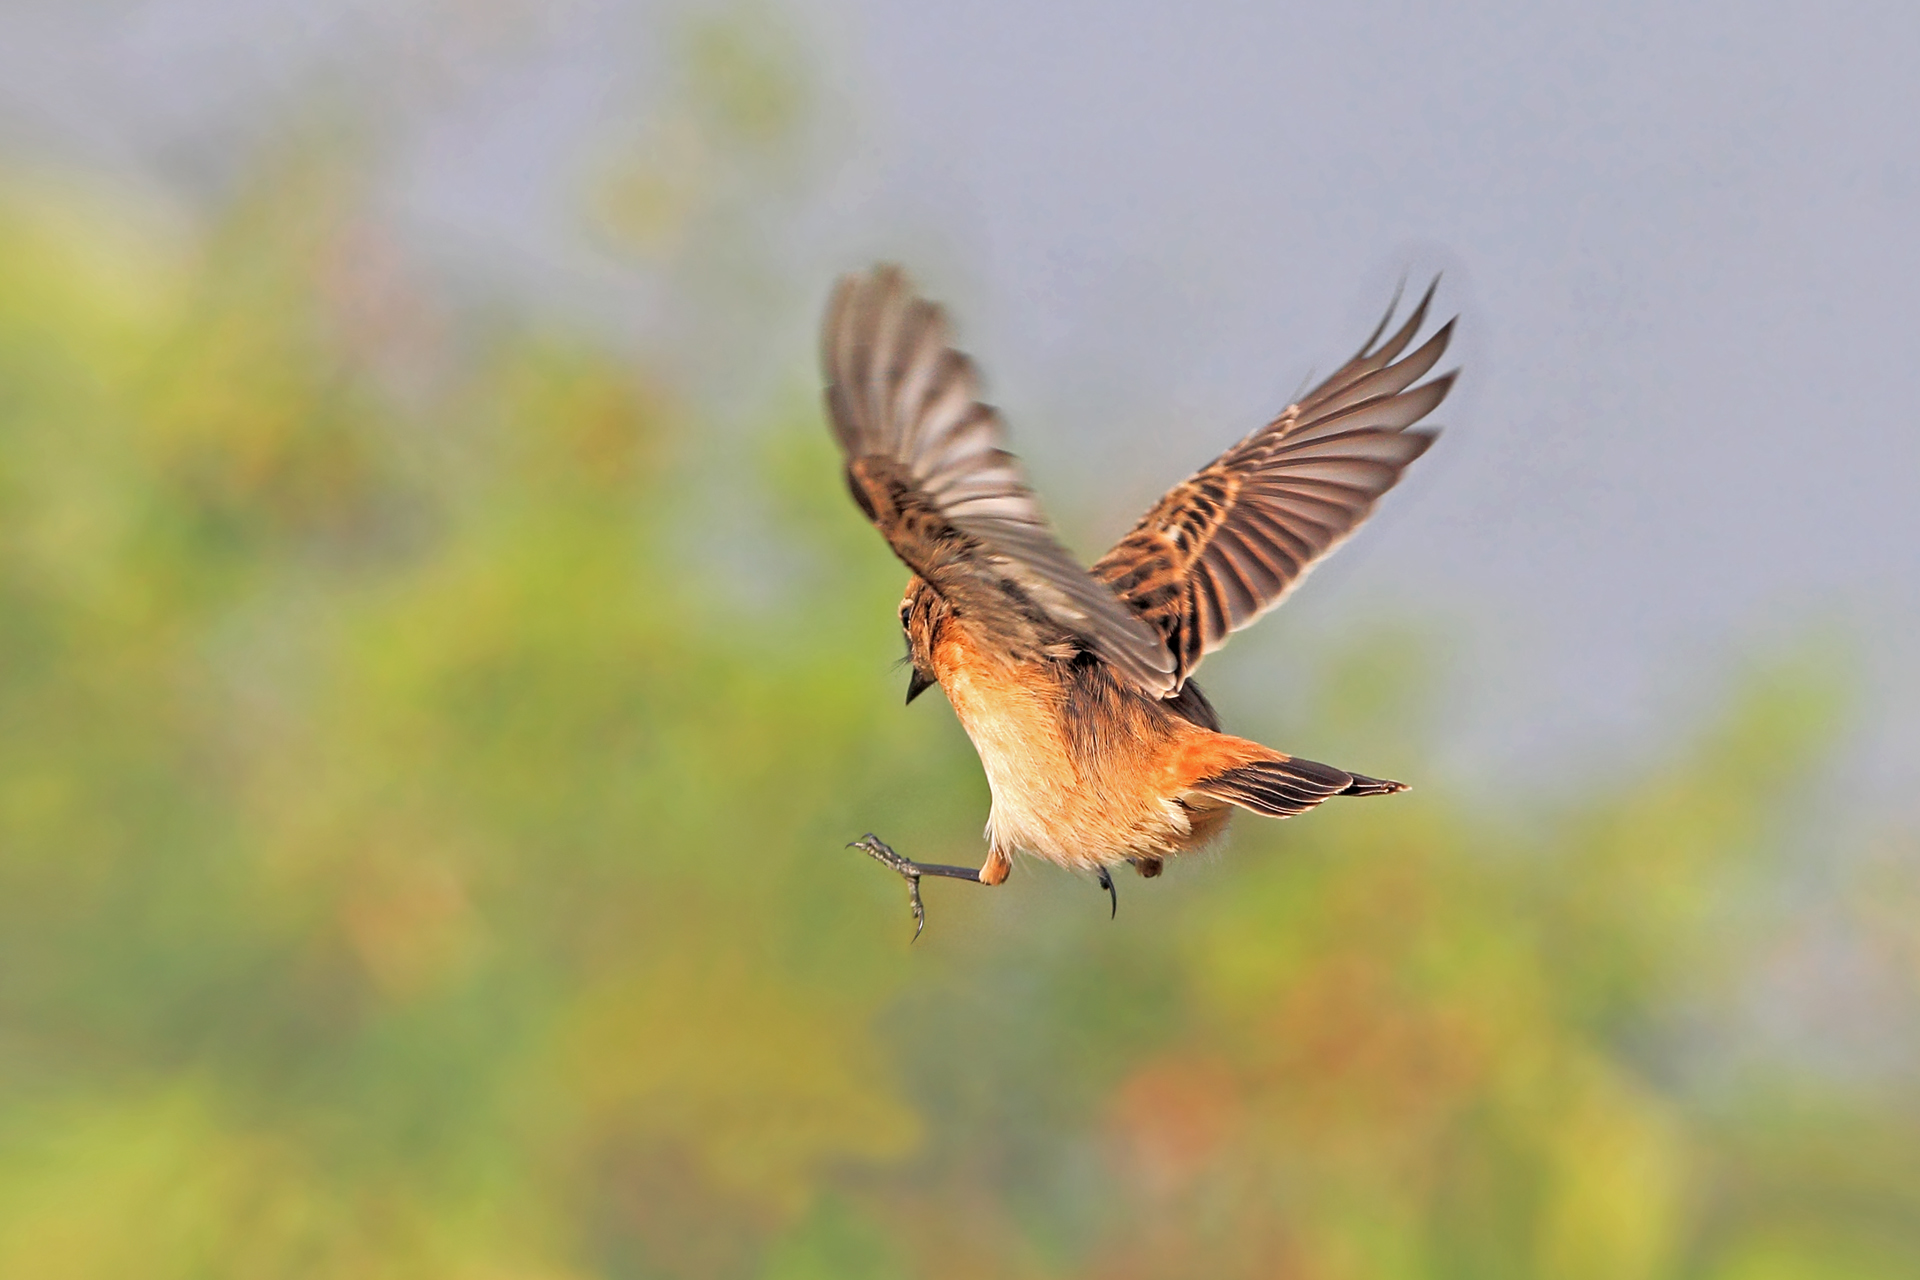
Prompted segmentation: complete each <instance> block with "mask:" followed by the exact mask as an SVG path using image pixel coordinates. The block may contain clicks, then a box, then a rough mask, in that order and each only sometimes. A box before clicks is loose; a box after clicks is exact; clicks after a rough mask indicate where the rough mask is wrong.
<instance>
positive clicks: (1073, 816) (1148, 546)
mask: <svg viewBox="0 0 1920 1280" xmlns="http://www.w3.org/2000/svg"><path fill="white" fill-rule="evenodd" d="M1432 296H1433V290H1432V289H1431V288H1429V289H1428V290H1427V295H1426V297H1423V298H1422V299H1421V300H1420V303H1419V305H1418V306H1416V307H1415V308H1414V310H1413V314H1412V315H1411V316H1410V317H1409V318H1408V319H1407V321H1406V322H1405V323H1404V324H1403V325H1402V326H1401V327H1400V328H1399V329H1397V330H1396V331H1395V332H1394V333H1393V334H1392V335H1391V336H1390V337H1387V338H1386V340H1385V341H1381V335H1382V334H1383V333H1385V331H1386V326H1387V320H1382V321H1381V324H1380V327H1379V328H1377V329H1376V330H1375V331H1374V333H1373V335H1372V336H1371V337H1370V338H1368V340H1367V342H1366V344H1365V345H1364V346H1363V347H1362V348H1361V350H1360V353H1359V354H1358V355H1356V356H1354V358H1353V359H1351V360H1349V361H1348V362H1347V363H1346V364H1344V365H1342V366H1341V367H1340V368H1339V369H1338V370H1336V371H1335V372H1334V373H1333V374H1332V376H1330V377H1328V378H1327V379H1326V380H1325V381H1323V382H1322V383H1320V384H1319V385H1318V386H1316V387H1315V388H1314V389H1313V390H1312V391H1310V392H1308V393H1307V395H1305V396H1304V397H1302V398H1301V399H1300V400H1299V401H1298V402H1297V403H1295V404H1292V405H1289V406H1287V408H1286V409H1285V411H1283V412H1282V413H1281V414H1280V416H1279V417H1277V418H1275V419H1274V420H1273V421H1272V422H1270V423H1268V424H1267V425H1266V426H1264V427H1262V428H1260V429H1259V430H1257V431H1255V432H1254V433H1253V434H1251V435H1249V436H1248V437H1247V438H1246V439H1244V440H1242V441H1241V442H1240V443H1239V444H1237V445H1235V446H1233V447H1232V448H1231V449H1229V450H1227V452H1226V453H1224V454H1222V455H1221V456H1220V457H1219V458H1217V459H1215V460H1214V461H1213V462H1212V463H1210V464H1208V465H1207V466H1205V467H1203V468H1201V469H1200V470H1199V471H1198V472H1196V473H1195V474H1194V475H1193V476H1192V477H1190V478H1189V479H1187V480H1185V481H1183V482H1182V483H1180V484H1178V485H1176V486H1174V488H1173V489H1172V490H1171V491H1169V492H1168V493H1167V495H1166V496H1165V497H1164V498H1162V499H1161V500H1160V501H1159V502H1158V503H1157V504H1155V506H1154V508H1153V510H1151V511H1149V512H1148V513H1147V514H1146V516H1145V517H1144V518H1142V519H1141V521H1140V523H1139V524H1137V525H1136V526H1134V528H1133V530H1132V532H1130V533H1128V534H1127V536H1126V537H1124V538H1122V539H1121V540H1120V543H1119V545H1117V546H1116V547H1114V548H1113V550H1111V551H1109V552H1108V553H1107V554H1106V555H1104V556H1102V557H1101V558H1100V560H1099V561H1098V562H1096V563H1095V564H1094V566H1093V568H1092V570H1091V571H1089V570H1087V569H1083V568H1082V567H1081V566H1080V565H1079V564H1078V563H1077V562H1076V561H1075V560H1074V559H1073V557H1072V556H1071V555H1069V554H1068V552H1067V551H1066V549H1065V548H1064V547H1062V546H1061V545H1060V543H1059V541H1058V540H1057V539H1055V538H1054V536H1053V533H1052V531H1051V529H1050V528H1049V527H1048V524H1047V521H1046V517H1045V516H1044V515H1043V514H1042V513H1041V511H1040V507H1039V503H1038V501H1037V500H1036V499H1035V497H1034V495H1033V491H1032V490H1031V489H1029V488H1028V487H1027V485H1026V482H1025V481H1024V480H1023V479H1022V477H1021V475H1020V471H1019V468H1018V466H1017V465H1016V463H1015V461H1014V458H1013V456H1012V455H1011V454H1009V453H1008V452H1007V451H1006V450H1005V448H1004V447H1003V445H1004V431H1003V428H1002V426H1001V423H1000V418H999V415H998V414H997V413H996V412H995V411H994V410H993V409H992V408H990V407H989V406H987V405H984V404H982V403H980V401H979V398H978V386H977V378H976V376H975V373H974V368H973V364H972V362H971V361H970V360H968V359H967V357H966V356H964V355H962V354H961V353H960V352H958V351H955V350H954V349H953V348H952V347H951V346H950V345H949V336H950V335H949V333H948V328H947V323H946V318H945V316H944V315H943V314H942V312H941V310H940V308H939V307H937V306H935V305H934V304H932V303H930V302H928V301H926V300H925V299H923V298H919V297H917V296H915V294H914V293H913V291H912V289H911V287H910V286H909V285H908V283H907V280H906V278H905V276H904V275H902V274H901V272H900V271H899V270H898V269H897V268H894V267H880V268H878V269H876V270H874V271H873V272H871V273H869V274H866V275H856V276H848V277H846V278H844V279H842V280H841V281H840V284H839V287H838V288H837V289H836V290H835V291H834V295H833V301H832V302H831V304H830V305H829V307H828V309H827V316H826V324H825V330H824V335H823V351H822V359H823V362H824V365H825V370H826V377H827V390H826V399H827V411H828V417H829V419H830V421H831V423H832V425H833V430H834V434H835V436H836V437H837V438H838V439H839V441H840V446H841V448H842V450H843V451H844V452H845V454H846V460H847V461H846V481H847V487H848V489H849V490H850V491H851V493H852V495H853V498H854V501H855V502H857V503H858V504H859V506H860V509H861V510H862V511H863V512H865V514H866V516H867V518H868V519H869V520H871V521H872V522H873V524H874V526H875V527H876V528H878V529H879V530H880V532H881V533H882V534H883V535H884V536H885V537H886V539H887V542H888V543H889V544H890V545H891V546H892V547H893V550H894V552H895V554H897V555H898V556H899V557H900V559H901V560H902V561H904V562H905V563H906V565H907V567H908V568H910V569H912V570H913V574H914V576H913V578H912V579H911V580H910V581H909V582H908V584H907V591H906V595H905V597H904V598H903V599H902V600H901V603H900V625H901V628H902V630H903V631H904V632H905V634H906V639H907V651H908V658H909V661H910V663H911V665H912V668H913V671H912V675H911V677H910V680H909V684H908V692H907V701H909V702H911V701H913V699H914V698H915V697H916V696H918V694H919V693H920V692H921V691H922V690H924V689H926V688H928V687H929V686H931V685H933V684H936V683H937V684H939V685H940V686H941V688H942V689H943V690H944V691H945V692H946V695H947V699H948V701H949V702H950V703H951V704H952V706H953V709H954V712H955V714H956V715H958V716H959V718H960V723H961V724H962V726H963V727H965V729H966V731H967V735H968V737H970V738H971V739H972V740H973V744H974V748H975V750H976V751H978V752H979V755H980V762H981V764H982V765H983V766H984V767H985V769H986V773H987V780H988V783H989V785H990V786H991V788H992V791H993V810H992V816H991V817H990V818H989V820H988V823H987V844H988V849H987V859H986V862H985V864H984V865H983V866H981V868H980V869H979V870H978V871H977V872H976V871H973V870H971V869H969V868H961V867H944V866H933V865H927V864H917V863H913V862H911V861H909V860H907V859H905V858H903V857H901V856H900V855H899V854H896V853H894V852H893V850H891V849H889V848H888V847H887V846H886V845H885V844H884V843H882V842H881V841H879V840H878V839H877V838H876V837H874V836H871V835H869V836H868V837H866V838H865V839H864V840H862V841H859V842H856V844H857V847H860V848H863V849H866V850H867V852H869V853H871V854H873V856H874V857H876V858H879V859H880V860H881V861H882V862H885V863H886V864H887V865H889V866H891V867H893V868H894V869H895V870H896V871H899V872H900V873H901V874H902V875H904V876H905V877H906V878H907V880H908V883H909V886H910V887H911V889H912V900H913V907H914V916H915V920H916V929H915V933H916V936H917V935H918V927H917V924H918V922H919V921H920V920H921V919H922V918H923V915H922V911H921V907H920V898H919V877H920V876H921V875H922V874H930V875H944V876H951V877H954V878H959V879H969V880H978V881H980V882H981V883H984V884H998V883H999V882H1000V881H1002V880H1004V879H1006V877H1007V875H1008V873H1009V872H1010V871H1011V870H1012V866H1013V861H1012V855H1013V853H1014V851H1015V850H1025V851H1026V852H1028V853H1031V854H1034V855H1036V856H1038V857H1041V858H1045V859H1047V860H1048V861H1050V862H1054V863H1058V864H1060V865H1061V866H1065V867H1070V868H1075V869H1079V870H1085V871H1091V872H1093V873H1094V874H1095V876H1096V877H1097V878H1098V879H1099V881H1100V883H1101V884H1102V885H1103V886H1104V887H1106V888H1107V889H1108V890H1109V892H1110V893H1111V892H1112V891H1113V884H1112V879H1111V877H1110V875H1109V874H1108V870H1107V869H1108V868H1109V867H1111V866H1113V865H1115V864H1118V863H1123V862H1125V863H1131V864H1133V866H1134V867H1135V868H1136V869H1137V870H1138V871H1139V872H1140V874H1141V875H1143V876H1154V875H1158V874H1159V873H1160V870H1161V868H1162V865H1163V863H1164V860H1165V859H1167V858H1169V857H1172V856H1174V855H1176V854H1179V853H1183V852H1185V851H1187V850H1189V849H1192V848H1195V847H1197V846H1199V845H1202V844H1204V843H1206V842H1207V841H1208V840H1210V839H1212V838H1214V837H1215V836H1217V835H1218V834H1219V833H1220V832H1221V830H1222V829H1223V828H1224V827H1225V826H1226V822H1227V819H1228V817H1229V815H1230V814H1231V812H1232V810H1233V808H1234V807H1239V808H1243V809H1248V810H1251V811H1252V812H1255V813H1259V814H1264V815H1267V816H1270V817H1283V818H1284V817H1290V816H1292V815H1293V814H1296V813H1302V812H1304V811H1306V810H1307V809H1310V808H1312V807H1313V806H1314V805H1317V804H1319V803H1320V802H1321V801H1322V800H1325V799H1327V798H1328V797H1330V796H1337V795H1385V794H1389V793H1391V792H1395V791H1403V790H1405V789H1406V788H1405V786H1404V785H1403V784H1401V783H1398V782H1386V781H1382V780H1379V779H1375V778H1369V777H1366V776H1364V775H1362V774H1356V773H1351V772H1348V771H1346V770H1342V769H1336V768H1333V767H1332V766H1330V765H1324V764H1318V763H1315V762H1313V761H1310V760H1301V759H1296V758H1294V757H1292V756H1288V755H1286V754H1284V753H1282V752H1279V751H1275V750H1273V749H1272V748H1270V747H1265V746H1262V745H1260V744H1259V743H1257V742H1252V741H1249V740H1248V739H1245V738H1236V737H1233V736H1232V735H1230V734H1225V733H1222V732H1220V724H1219V720H1218V717H1217V716H1216V715H1215V714H1214V711H1213V708H1212V706H1211V705H1209V704H1208V702H1207V700H1206V698H1205V697H1204V696H1203V695H1202V694H1201V693H1200V690H1199V687H1198V686H1197V685H1196V684H1194V683H1193V681H1192V679H1191V676H1192V673H1193V670H1194V668H1195V667H1197V666H1198V665H1199V664H1200V661H1201V659H1202V658H1204V657H1205V656H1206V655H1207V654H1209V653H1211V652H1213V651H1214V650H1215V649H1218V648H1219V647H1220V646H1221V645H1222V644H1224V643H1225V642H1226V638H1227V636H1228V635H1229V634H1230V633H1232V632H1234V631H1237V630H1238V629H1240V628H1241V627H1244V626H1246V625H1247V624H1249V623H1251V622H1252V621H1253V620H1254V619H1255V618H1257V617H1259V616H1260V615H1261V614H1263V613H1265V612H1266V611H1267V610H1268V609H1271V608H1272V607H1273V606H1275V605H1276V604H1278V603H1280V601H1281V600H1283V599H1285V598H1286V596H1287V595H1288V594H1289V593H1290V592H1291V591H1292V590H1293V588H1294V587H1295V586H1297V585H1299V583H1300V580H1301V579H1302V578H1304V577H1305V576H1306V574H1307V572H1308V571H1309V570H1311V569H1312V568H1313V566H1314V565H1315V564H1317V563H1318V562H1319V561H1320V559H1321V558H1322V557H1324V556H1325V555H1326V554H1327V553H1328V552H1330V551H1331V550H1332V549H1333V548H1334V547H1336V546H1338V545H1339V543H1340V542H1341V541H1343V540H1344V539H1345V538H1346V537H1347V536H1348V535H1350V534H1351V533H1352V532H1353V530H1354V529H1355V528H1356V527H1358V525H1359V524H1360V522H1361V521H1363V520H1365V519H1366V517H1367V515H1368V514H1369V513H1370V512H1371V511H1372V510H1373V506H1374V503H1375V502H1376V501H1378V499H1379V497H1380V495H1381V494H1383V493H1385V492H1386V491H1387V490H1388V489H1390V488H1392V487H1393V485H1394V484H1395V483H1396V482H1397V481H1398V480H1399V478H1400V475H1401V473H1402V472H1403V471H1404V470H1405V469H1406V467H1407V465H1408V464H1409V463H1411V462H1412V461H1413V460H1414V459H1415V458H1417V457H1419V456H1420V455H1421V454H1422V453H1424V452H1425V451H1426V449H1427V447H1428V446H1429V445H1430V444H1432V443H1433V440H1434V437H1435V435H1436V434H1437V433H1436V432H1435V431H1434V430H1432V429H1430V428H1429V429H1420V430H1415V429H1412V428H1413V426H1414V424H1415V423H1417V422H1419V421H1420V420H1421V419H1423V418H1424V417H1426V415H1427V414H1428V413H1430V412H1432V410H1433V409H1434V407H1435V406H1436V405H1438V404H1439V403H1440V401H1441V400H1442V399H1444V398H1445V397H1446V394H1447V391H1448V389H1449V388H1450V387H1451V386H1452V384H1453V378H1454V375H1453V374H1452V373H1446V374H1442V375H1441V376H1439V377H1437V378H1433V379H1432V380H1430V381H1427V382H1424V383H1422V382H1420V381H1419V380H1420V379H1421V378H1422V377H1424V376H1426V374H1428V373H1429V372H1430V371H1431V370H1432V369H1433V367H1434V365H1435V364H1436V363H1438V362H1439V359H1440V357H1441V355H1442V354H1443V353H1444V352H1445V350H1446V347H1447V342H1448V339H1449V338H1450V337H1451V335H1452V332H1453V324H1452V322H1451V321H1449V322H1448V323H1447V324H1445V325H1442V326H1441V327H1440V328H1439V330H1437V331H1436V332H1435V333H1434V334H1433V336H1432V337H1430V338H1429V339H1427V341H1426V342H1424V343H1423V344H1421V345H1420V346H1419V347H1418V348H1416V349H1415V350H1413V351H1412V352H1410V353H1408V354H1406V355H1404V356H1403V355H1402V354H1401V353H1402V352H1404V351H1406V348H1407V346H1408V344H1409V343H1411V342H1412V340H1413V338H1414V336H1415V335H1416V334H1417V333H1418V332H1419V331H1420V328H1421V326H1422V324H1423V323H1424V322H1425V320H1426V315H1427V308H1428V304H1429V302H1430V301H1431V299H1432ZM1388 318H1389V319H1390V318H1391V311H1390V312H1389V317H1388ZM1376 343H1377V344H1378V345H1377V346H1376V345H1375V344H1376ZM1416 384H1417V385H1416ZM1116 903H1117V899H1116Z"/></svg>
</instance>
